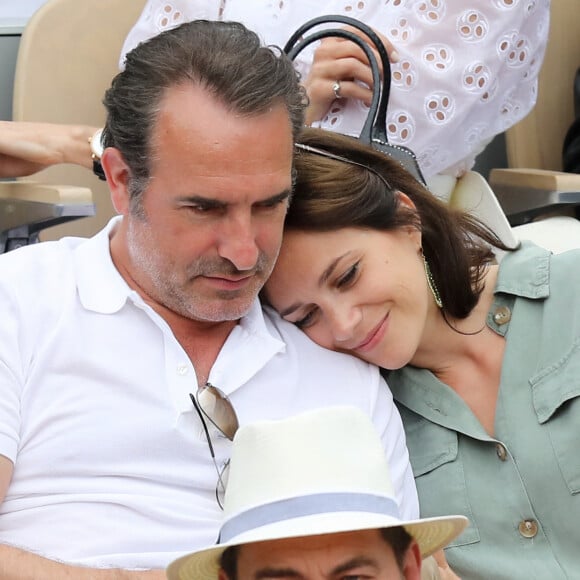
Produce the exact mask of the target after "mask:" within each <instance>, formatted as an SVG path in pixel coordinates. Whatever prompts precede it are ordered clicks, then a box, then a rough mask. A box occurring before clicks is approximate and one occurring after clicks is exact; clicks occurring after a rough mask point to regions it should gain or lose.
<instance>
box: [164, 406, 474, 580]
mask: <svg viewBox="0 0 580 580" xmlns="http://www.w3.org/2000/svg"><path fill="white" fill-rule="evenodd" d="M466 523H467V519H466V518H465V517H463V516H449V517H439V518H429V519H421V520H413V521H403V520H401V518H400V517H399V515H398V507H397V503H396V500H395V498H394V494H393V489H392V485H391V480H390V473H389V467H388V464H387V462H386V459H385V455H384V450H383V447H382V444H381V440H380V437H379V435H378V433H377V432H376V431H375V427H374V425H373V423H372V421H371V420H370V419H369V418H368V417H367V416H366V415H364V414H363V413H362V412H361V411H359V410H358V409H354V408H352V407H330V408H326V409H318V410H314V411H310V412H307V413H303V414H301V415H297V416H295V417H291V418H289V419H284V420H281V421H261V422H257V423H253V424H250V425H246V426H243V427H242V428H240V430H239V431H238V432H237V434H236V436H235V438H234V443H233V448H232V457H231V464H230V472H229V476H228V483H227V488H226V494H225V503H224V518H223V522H222V526H221V529H220V534H219V538H218V541H217V543H216V544H215V545H214V546H211V547H208V548H206V549H203V550H200V551H197V552H195V553H192V554H189V555H186V556H184V557H182V558H180V559H179V560H176V561H175V562H173V563H172V564H171V565H170V566H169V568H168V570H167V574H168V578H169V579H170V580H218V579H219V580H250V579H258V578H261V579H268V578H304V579H309V580H310V579H312V580H314V579H315V578H316V579H318V578H321V579H322V578H345V577H352V576H355V577H356V576H363V577H365V578H366V577H368V578H377V579H379V578H381V579H383V578H385V579H386V578H396V579H399V578H405V579H411V578H419V575H418V574H419V573H420V568H421V558H424V557H426V556H428V555H430V554H432V553H433V552H435V551H436V550H438V549H440V548H442V547H443V546H445V545H446V544H447V543H448V542H449V541H450V540H452V539H453V538H454V537H456V536H457V535H458V534H459V533H461V531H462V530H463V529H464V527H465V525H466Z"/></svg>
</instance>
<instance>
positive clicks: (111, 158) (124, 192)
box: [101, 147, 131, 215]
mask: <svg viewBox="0 0 580 580" xmlns="http://www.w3.org/2000/svg"><path fill="white" fill-rule="evenodd" d="M101 165H102V166H103V170H104V172H105V175H106V176H107V184H108V185H109V190H110V191H111V201H112V202H113V207H114V208H115V210H116V211H117V213H119V214H121V215H127V214H128V213H129V202H130V196H129V188H128V185H129V177H130V175H131V173H130V171H129V166H128V165H127V163H125V159H124V157H123V155H122V154H121V152H120V151H119V150H118V149H115V147H107V148H106V149H105V150H104V151H103V156H102V157H101Z"/></svg>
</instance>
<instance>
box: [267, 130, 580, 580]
mask: <svg viewBox="0 0 580 580" xmlns="http://www.w3.org/2000/svg"><path fill="white" fill-rule="evenodd" d="M302 143H303V145H301V146H299V148H298V151H297V156H296V169H297V182H296V188H295V194H294V198H293V201H292V204H291V207H290V209H289V213H288V216H287V221H286V232H285V236H284V243H283V247H282V250H281V253H280V257H279V260H278V263H277V266H276V268H275V270H274V273H273V275H272V277H271V278H270V280H269V282H268V283H267V286H266V288H265V290H264V298H265V299H266V300H267V301H268V302H269V303H270V304H271V305H272V306H273V307H274V308H275V309H276V310H278V311H279V312H280V314H281V315H282V316H283V317H284V318H285V319H287V320H289V321H291V322H293V323H295V324H296V325H298V326H299V327H300V328H302V329H303V330H304V332H306V333H307V334H308V335H309V336H310V337H311V338H312V339H313V340H314V341H316V342H317V343H319V344H321V345H323V346H325V347H327V348H330V349H333V350H340V351H344V352H348V353H352V354H354V355H355V356H358V357H360V358H362V359H364V360H367V361H370V362H373V363H375V364H377V365H379V366H381V367H382V368H384V369H385V372H388V375H387V378H388V382H389V385H390V387H391V389H392V390H393V393H394V395H395V399H396V400H397V402H398V404H399V407H400V410H401V414H402V417H403V421H404V423H405V429H406V433H407V444H408V446H409V451H410V457H411V463H412V466H413V470H414V473H415V477H416V482H417V487H418V491H419V497H420V504H421V513H422V516H423V517H429V516H434V515H442V514H448V513H461V514H464V515H466V516H468V517H469V519H470V522H471V525H470V527H469V528H468V529H467V531H466V532H464V533H463V534H462V535H461V536H460V537H459V538H458V540H456V541H455V543H452V544H451V547H449V548H448V549H447V550H446V555H447V559H448V561H449V564H450V566H451V568H452V569H453V570H454V571H455V572H456V573H457V574H458V575H459V576H460V577H462V578H463V579H482V580H483V579H486V580H488V579H491V578H493V579H494V580H497V579H502V578H505V579H510V580H511V579H514V578H550V579H556V578H558V579H559V578H568V577H569V578H572V577H577V574H578V571H577V570H578V557H577V546H578V537H579V536H578V533H577V531H576V522H577V521H578V517H579V516H580V493H579V492H580V456H579V455H578V452H577V450H576V448H577V442H578V440H579V437H578V434H579V433H580V397H579V395H580V380H579V379H578V377H579V376H580V298H579V293H578V291H577V288H578V287H580V271H579V268H578V263H579V261H580V253H578V252H569V253H567V254H561V255H558V256H551V255H550V254H549V253H548V252H547V251H545V250H543V249H540V248H538V247H536V246H533V245H531V244H526V245H523V246H522V247H521V248H520V249H518V250H517V251H511V252H510V251H508V252H507V254H506V255H505V256H504V258H503V260H502V262H501V264H500V265H499V266H498V265H497V264H496V263H495V260H494V255H493V253H492V249H491V247H495V248H500V249H502V250H509V249H508V248H506V247H505V246H503V245H502V243H501V242H500V241H499V240H498V239H497V238H496V237H495V236H494V234H493V233H491V232H489V231H488V230H487V229H486V228H485V227H484V226H482V225H481V224H480V223H478V222H477V221H476V220H475V219H473V218H471V217H470V216H468V215H466V214H464V213H462V212H460V211H456V210H451V209H449V208H448V207H447V206H445V205H443V204H441V203H440V202H439V201H437V200H436V199H435V198H434V197H433V196H431V195H430V194H429V193H428V192H427V191H426V190H425V189H424V188H423V187H422V186H421V185H420V184H418V183H417V182H415V181H414V180H413V179H412V178H411V177H410V176H409V175H408V174H406V173H405V172H404V170H402V169H401V168H400V167H399V166H398V165H397V164H396V163H394V162H393V161H391V160H390V159H388V158H386V157H385V156H383V155H381V154H380V153H376V152H374V151H372V150H369V149H367V148H365V147H364V146H363V145H361V144H359V143H358V142H357V141H356V140H353V139H350V138H347V137H341V136H338V135H335V134H332V133H325V132H322V131H317V130H314V129H311V130H307V131H306V132H305V135H304V138H303V140H302ZM312 148H314V149H315V151H314V150H313V149H312ZM335 156H339V158H338V159H337V158H336V157H335ZM490 246H491V247H490Z"/></svg>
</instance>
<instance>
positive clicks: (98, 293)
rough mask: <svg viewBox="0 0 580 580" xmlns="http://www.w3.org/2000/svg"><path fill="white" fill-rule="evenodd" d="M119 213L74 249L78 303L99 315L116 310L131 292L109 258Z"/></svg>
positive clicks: (119, 219) (122, 304)
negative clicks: (112, 234) (112, 236)
mask: <svg viewBox="0 0 580 580" xmlns="http://www.w3.org/2000/svg"><path fill="white" fill-rule="evenodd" d="M120 221H121V216H115V217H114V218H112V219H111V220H110V221H109V223H108V224H107V225H106V226H105V228H103V229H102V230H101V231H100V232H99V233H97V234H96V235H95V236H93V237H92V238H89V239H88V240H86V241H84V242H83V243H81V244H79V246H77V248H75V250H74V257H73V259H74V268H75V274H76V279H77V289H78V293H79V299H80V301H81V304H82V305H83V307H84V308H86V309H87V310H91V311H93V312H98V313H100V314H113V313H115V312H118V311H119V310H120V309H121V308H122V307H123V306H124V305H125V303H126V301H127V298H128V297H129V296H130V295H131V294H133V293H134V291H133V290H132V289H131V288H130V287H129V285H128V284H127V282H125V280H124V279H123V277H122V276H121V274H120V273H119V271H118V270H117V268H116V267H115V264H114V263H113V258H112V257H111V249H110V236H111V233H112V232H113V230H114V229H115V227H116V226H117V224H118V223H119V222H120Z"/></svg>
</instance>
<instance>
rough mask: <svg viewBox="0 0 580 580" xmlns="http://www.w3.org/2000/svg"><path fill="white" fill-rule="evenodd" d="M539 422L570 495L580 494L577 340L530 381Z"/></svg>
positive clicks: (579, 358)
mask: <svg viewBox="0 0 580 580" xmlns="http://www.w3.org/2000/svg"><path fill="white" fill-rule="evenodd" d="M530 384H531V386H532V397H533V405H534V409H535V411H536V415H537V418H538V423H539V424H540V425H543V427H544V428H545V429H546V430H547V432H548V436H549V438H550V443H551V449H552V450H553V453H554V457H555V460H556V461H557V463H558V466H559V468H560V473H561V474H562V477H563V478H564V480H565V482H566V486H567V487H568V490H569V491H570V493H571V494H577V493H579V492H580V451H579V446H580V341H579V340H577V341H576V343H575V344H574V345H573V346H572V348H571V349H570V350H569V352H568V353H567V354H566V355H565V356H564V357H562V359H561V360H560V361H558V363H557V364H555V365H553V366H551V367H548V368H545V369H543V370H542V371H541V372H540V373H538V374H537V375H535V376H534V377H533V378H532V379H531V380H530Z"/></svg>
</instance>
